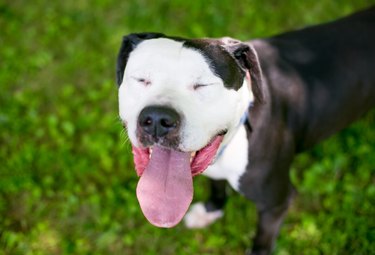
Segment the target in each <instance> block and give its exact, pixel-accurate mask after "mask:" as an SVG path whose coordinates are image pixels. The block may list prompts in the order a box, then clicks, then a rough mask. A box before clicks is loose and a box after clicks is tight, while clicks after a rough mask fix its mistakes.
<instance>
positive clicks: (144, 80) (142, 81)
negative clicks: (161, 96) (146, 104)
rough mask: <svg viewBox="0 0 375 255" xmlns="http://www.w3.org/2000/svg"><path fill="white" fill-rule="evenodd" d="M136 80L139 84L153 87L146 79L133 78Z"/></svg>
mask: <svg viewBox="0 0 375 255" xmlns="http://www.w3.org/2000/svg"><path fill="white" fill-rule="evenodd" d="M132 78H133V79H134V80H136V81H137V82H138V83H141V84H143V85H145V86H148V85H151V81H150V80H148V79H145V78H138V77H132Z"/></svg>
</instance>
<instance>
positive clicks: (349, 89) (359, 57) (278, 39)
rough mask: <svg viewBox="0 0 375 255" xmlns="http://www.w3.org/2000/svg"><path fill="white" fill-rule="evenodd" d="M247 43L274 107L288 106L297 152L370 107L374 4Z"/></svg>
mask: <svg viewBox="0 0 375 255" xmlns="http://www.w3.org/2000/svg"><path fill="white" fill-rule="evenodd" d="M252 43H253V44H254V47H255V48H256V50H257V52H258V55H259V58H260V62H261V66H262V69H263V72H264V77H265V79H266V82H267V83H268V87H269V90H270V96H271V97H272V102H273V104H274V107H282V105H284V104H286V105H287V108H288V109H289V111H288V116H286V118H287V120H286V121H287V123H288V126H289V128H291V129H292V130H293V132H294V133H295V136H296V150H297V151H300V150H303V149H305V148H308V147H311V146H312V145H314V144H316V143H317V142H319V141H320V140H322V139H324V138H326V137H328V136H329V135H331V134H333V133H334V132H336V131H338V130H340V129H342V128H343V127H345V126H347V125H348V124H349V123H351V122H352V121H353V120H355V119H357V118H359V117H361V116H362V115H363V114H364V113H365V112H367V111H368V110H369V109H371V108H372V107H373V106H374V105H375V7H372V8H370V9H368V10H365V11H362V12H359V13H356V14H354V15H351V16H349V17H346V18H343V19H340V20H337V21H334V22H331V23H328V24H324V25H319V26H314V27H309V28H305V29H302V30H298V31H294V32H289V33H285V34H281V35H278V36H275V37H272V38H269V39H265V40H263V39H262V40H255V41H253V42H252ZM273 91H277V93H273ZM275 94H277V97H276V96H273V95H275ZM280 95H282V96H281V97H280Z"/></svg>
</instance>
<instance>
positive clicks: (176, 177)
mask: <svg viewBox="0 0 375 255" xmlns="http://www.w3.org/2000/svg"><path fill="white" fill-rule="evenodd" d="M223 138H224V134H219V135H217V136H215V137H214V138H213V139H212V140H211V141H210V142H209V143H208V144H207V145H206V146H205V147H203V148H202V149H200V150H198V151H196V152H181V151H178V150H174V149H170V148H165V147H161V146H159V145H154V146H152V147H150V148H145V149H143V148H137V147H135V146H133V155H134V163H135V168H136V171H137V174H138V175H139V176H140V180H139V182H138V186H137V197H138V201H139V204H140V206H141V209H142V211H143V214H144V215H145V217H146V218H147V219H148V221H149V222H150V223H151V224H153V225H155V226H158V227H167V228H168V227H173V226H175V225H176V224H178V223H179V222H180V221H181V220H182V218H183V216H184V215H185V213H186V211H187V209H188V208H189V205H190V203H191V201H192V199H193V176H195V175H197V174H200V173H202V172H203V171H204V170H206V168H207V167H208V166H209V165H210V164H211V163H212V161H213V160H214V158H215V155H216V154H217V151H218V149H219V147H220V144H221V142H222V140H223Z"/></svg>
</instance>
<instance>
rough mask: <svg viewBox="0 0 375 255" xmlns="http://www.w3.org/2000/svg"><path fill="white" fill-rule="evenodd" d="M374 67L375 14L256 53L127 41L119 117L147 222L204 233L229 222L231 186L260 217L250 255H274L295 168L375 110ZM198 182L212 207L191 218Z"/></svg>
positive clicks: (261, 43) (230, 44) (180, 41)
mask: <svg viewBox="0 0 375 255" xmlns="http://www.w3.org/2000/svg"><path fill="white" fill-rule="evenodd" d="M374 68H375V8H374V7H372V8H370V9H368V10H364V11H361V12H358V13H355V14H352V15H351V16H348V17H345V18H342V19H339V20H337V21H334V22H330V23H327V24H323V25H318V26H312V27H308V28H304V29H300V30H297V31H292V32H287V33H284V34H280V35H277V36H274V37H270V38H265V39H255V40H251V41H247V42H241V41H239V40H236V39H232V38H228V37H225V38H219V39H209V38H205V39H186V38H180V37H172V36H166V35H164V34H161V33H135V34H130V35H127V36H124V37H123V40H122V45H121V48H120V51H119V53H118V58H117V69H116V74H117V84H118V86H119V91H118V96H119V115H120V118H121V120H122V122H123V123H124V126H125V127H126V128H127V132H128V136H129V139H130V141H131V144H132V152H133V154H134V163H135V169H136V172H137V174H138V175H139V176H140V180H139V182H138V185H137V190H136V193H137V198H138V201H139V203H140V207H141V209H142V211H143V214H144V215H145V217H146V218H147V219H148V221H149V222H151V223H152V224H153V225H155V226H159V227H173V226H175V225H176V224H178V223H179V222H180V221H181V220H182V219H183V218H184V221H185V224H186V225H187V226H188V227H190V228H194V227H205V226H207V225H208V224H211V223H212V222H214V221H215V220H217V219H218V218H220V217H221V216H222V215H223V207H224V205H225V201H226V199H227V198H226V193H225V185H226V183H227V182H229V184H230V185H231V186H232V187H233V188H234V189H235V190H236V191H238V192H239V193H241V194H242V195H244V196H245V197H246V198H248V199H249V200H252V201H253V202H254V203H255V205H256V208H257V212H258V223H257V230H256V234H255V237H254V239H253V246H252V249H251V251H249V254H258V255H259V254H262V255H263V254H269V253H271V251H272V247H273V244H274V241H275V239H276V237H277V235H278V231H279V228H280V225H281V223H282V221H283V218H284V216H285V214H286V212H287V209H288V206H289V205H290V203H291V201H292V198H293V197H294V195H295V189H294V187H293V185H292V183H291V181H290V178H289V169H290V166H291V163H292V161H293V158H294V157H295V155H296V154H298V153H299V152H302V151H305V150H307V149H309V148H311V147H312V146H314V145H315V144H317V143H318V142H320V141H322V140H324V139H326V138H327V137H329V136H330V135H332V134H334V133H336V132H337V131H339V130H341V129H342V128H344V127H346V126H348V125H349V124H350V123H351V122H353V121H354V120H357V119H358V118H359V117H361V116H363V115H364V114H365V113H366V112H367V111H368V110H370V109H371V108H373V107H374V105H375V69H374ZM198 174H203V175H206V176H208V177H210V178H212V181H211V194H210V198H209V200H208V201H206V202H204V203H196V204H194V205H192V206H191V207H190V210H189V212H187V211H188V208H189V206H190V204H191V202H192V199H193V177H194V176H196V175H198Z"/></svg>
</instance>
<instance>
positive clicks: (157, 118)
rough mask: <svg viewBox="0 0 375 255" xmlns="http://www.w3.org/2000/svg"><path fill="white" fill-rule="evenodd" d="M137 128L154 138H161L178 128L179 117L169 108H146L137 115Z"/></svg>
mask: <svg viewBox="0 0 375 255" xmlns="http://www.w3.org/2000/svg"><path fill="white" fill-rule="evenodd" d="M138 124H139V127H140V128H141V129H142V130H143V131H144V132H146V133H147V134H149V135H152V136H153V137H154V138H161V137H164V136H166V135H167V134H168V133H171V132H172V131H177V130H178V129H179V126H180V115H179V114H178V113H177V112H176V111H175V110H173V109H172V108H170V107H166V106H148V107H146V108H144V109H143V110H142V111H141V113H140V114H139V118H138Z"/></svg>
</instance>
